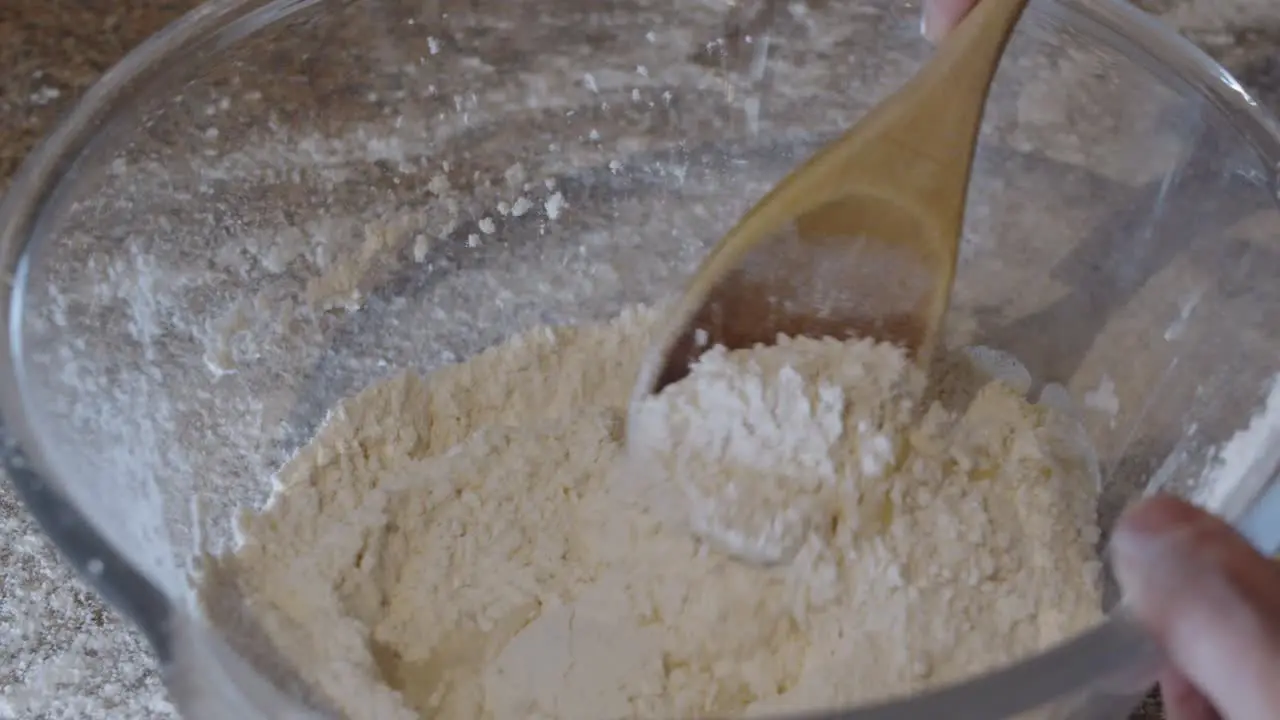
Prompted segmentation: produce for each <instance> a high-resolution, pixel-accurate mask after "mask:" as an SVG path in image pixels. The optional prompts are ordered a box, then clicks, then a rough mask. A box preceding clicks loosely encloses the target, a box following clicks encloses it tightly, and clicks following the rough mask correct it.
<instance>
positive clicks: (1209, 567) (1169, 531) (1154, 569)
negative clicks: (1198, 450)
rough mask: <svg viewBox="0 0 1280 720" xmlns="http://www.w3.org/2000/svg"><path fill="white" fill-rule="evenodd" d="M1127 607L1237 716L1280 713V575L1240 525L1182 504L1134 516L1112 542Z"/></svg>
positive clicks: (1142, 508) (1142, 509)
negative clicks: (1278, 682)
mask: <svg viewBox="0 0 1280 720" xmlns="http://www.w3.org/2000/svg"><path fill="white" fill-rule="evenodd" d="M1111 551H1112V559H1113V561H1114V564H1115V569H1116V576H1117V579H1118V580H1119V581H1120V586H1121V589H1122V590H1123V591H1124V600H1125V603H1126V604H1127V605H1128V606H1129V607H1131V608H1132V609H1133V611H1134V612H1135V613H1136V615H1137V616H1138V619H1139V620H1140V621H1141V622H1142V623H1143V624H1144V625H1146V626H1147V627H1148V628H1150V629H1151V630H1152V632H1154V633H1155V635H1156V637H1157V638H1158V639H1159V640H1160V641H1161V642H1162V643H1163V645H1164V646H1165V648H1166V651H1167V652H1168V653H1169V655H1170V659H1171V661H1172V663H1173V664H1174V666H1176V667H1177V668H1178V669H1179V670H1180V671H1181V673H1182V675H1183V676H1185V677H1186V678H1187V679H1188V680H1189V681H1190V683H1191V684H1192V685H1193V686H1194V687H1196V688H1197V689H1198V690H1199V691H1200V693H1201V694H1202V695H1204V696H1205V697H1206V698H1207V699H1208V700H1209V702H1210V703H1211V704H1212V705H1213V706H1214V707H1216V708H1218V710H1219V711H1220V712H1221V713H1222V714H1223V715H1224V716H1225V717H1229V718H1231V719H1232V720H1273V719H1274V718H1276V717H1278V716H1280V685H1276V684H1275V678H1276V677H1280V571H1278V570H1277V568H1276V566H1274V565H1273V564H1271V563H1270V562H1269V561H1268V560H1266V559H1265V558H1263V557H1262V556H1261V555H1259V554H1258V553H1257V552H1255V551H1254V550H1253V548H1252V547H1250V546H1249V545H1248V543H1246V542H1245V541H1244V539H1243V538H1241V537H1240V536H1239V535H1238V534H1237V533H1236V532H1235V531H1234V530H1232V529H1231V527H1230V526H1228V525H1227V524H1225V523H1223V522H1222V521H1220V520H1218V519H1217V518H1214V517H1213V516H1211V515H1209V514H1208V513H1205V512H1203V511H1201V510H1198V509H1197V508H1194V507H1192V506H1191V505H1188V504H1187V503H1184V502H1182V501H1179V500H1176V499H1173V498H1152V499H1149V500H1146V501H1144V502H1142V503H1140V504H1139V505H1138V506H1136V507H1135V508H1133V509H1132V510H1131V511H1129V512H1128V513H1126V514H1125V516H1124V517H1123V518H1122V519H1121V521H1120V524H1119V525H1118V526H1117V528H1116V532H1115V534H1114V535H1113V537H1112V547H1111Z"/></svg>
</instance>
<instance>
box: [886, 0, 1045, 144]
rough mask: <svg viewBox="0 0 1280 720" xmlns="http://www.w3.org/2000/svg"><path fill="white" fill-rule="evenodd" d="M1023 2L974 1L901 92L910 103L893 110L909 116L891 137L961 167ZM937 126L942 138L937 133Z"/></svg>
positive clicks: (974, 136) (899, 123)
mask: <svg viewBox="0 0 1280 720" xmlns="http://www.w3.org/2000/svg"><path fill="white" fill-rule="evenodd" d="M1027 2H1028V0H979V2H978V4H977V5H976V6H975V7H974V9H973V10H972V11H971V12H970V13H969V15H968V16H967V17H966V18H965V19H964V21H963V22H961V23H960V25H959V26H957V27H956V28H955V30H953V31H952V32H951V33H950V34H949V35H948V36H947V37H946V39H945V40H943V41H942V43H941V44H940V45H939V46H938V50H937V52H936V54H935V55H934V57H933V59H932V60H930V61H929V63H928V64H927V65H926V66H925V67H923V68H921V70H920V72H919V73H917V74H916V76H915V77H914V78H913V79H912V81H911V82H910V83H909V84H908V86H907V87H905V88H903V93H904V95H907V94H909V95H910V96H912V100H913V102H909V103H902V105H900V106H899V107H903V108H907V107H909V108H911V113H910V115H906V116H902V117H899V118H898V122H897V125H896V127H897V128H898V129H897V130H896V131H895V132H894V134H895V135H901V136H903V137H904V139H909V141H910V144H911V145H912V146H913V149H916V150H917V151H918V152H922V153H925V154H927V155H930V156H933V157H935V158H937V159H938V160H939V161H950V162H960V163H963V164H965V165H966V166H967V165H968V163H969V161H970V160H971V159H972V156H973V148H974V145H975V143H976V140H977V136H978V128H979V126H980V124H981V122H982V111H983V108H984V107H985V106H986V102H987V94H988V91H989V90H990V87H991V79H992V77H994V76H995V73H996V68H997V67H998V66H999V63H1000V58H1001V56H1003V54H1004V49H1005V46H1006V45H1007V44H1008V43H1009V38H1010V37H1011V36H1012V35H1013V29H1014V27H1015V26H1016V25H1017V24H1018V20H1019V19H1020V18H1021V17H1022V12H1023V10H1025V9H1026V7H1027ZM940 117H946V118H947V120H946V122H940V121H939V119H938V118H940ZM940 126H943V127H945V128H946V129H947V132H938V129H939V127H940Z"/></svg>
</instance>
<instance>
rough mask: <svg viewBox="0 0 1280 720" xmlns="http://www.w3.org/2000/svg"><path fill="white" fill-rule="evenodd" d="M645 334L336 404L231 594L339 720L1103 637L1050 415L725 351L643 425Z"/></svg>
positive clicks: (1089, 497) (1086, 477)
mask: <svg viewBox="0 0 1280 720" xmlns="http://www.w3.org/2000/svg"><path fill="white" fill-rule="evenodd" d="M654 319H655V315H654V313H652V312H651V311H649V310H644V309H636V310H632V311H628V312H626V313H624V314H623V315H622V316H621V317H619V318H618V319H616V320H614V321H613V322H611V323H607V324H600V325H591V326H581V327H570V328H554V329H548V328H543V329H538V330H534V331H531V332H529V333H527V334H525V335H522V336H520V337H517V338H514V339H512V340H510V341H509V342H508V343H506V344H504V345H502V346H500V347H496V348H493V349H490V350H488V351H486V352H485V353H483V354H481V355H479V356H477V357H475V358H473V359H472V360H470V361H469V362H466V363H464V364H460V365H456V366H453V367H448V368H445V369H442V370H439V371H438V372H435V373H433V374H432V375H430V376H429V377H427V378H425V379H424V378H420V377H417V376H415V375H413V374H411V373H404V374H401V375H399V376H396V377H394V378H392V379H389V380H387V381H385V382H383V383H381V384H379V385H376V386H374V387H371V388H369V389H368V390H366V391H364V392H362V393H360V394H359V395H357V396H355V397H352V398H350V399H348V400H346V401H345V402H343V403H342V404H341V405H340V406H339V407H338V408H336V409H335V410H334V411H333V412H332V414H331V416H330V417H329V419H328V421H327V422H326V423H325V425H324V427H323V428H322V430H321V431H320V432H319V433H318V435H317V436H316V438H315V439H314V440H313V441H312V442H311V443H310V444H309V445H308V446H306V447H305V448H303V449H302V450H301V451H300V452H299V453H298V454H297V455H296V457H295V458H294V459H293V460H292V461H291V462H289V463H288V465H287V466H286V467H284V468H283V469H282V471H281V472H280V475H279V481H280V486H281V487H280V491H279V492H278V493H277V495H276V497H275V498H274V499H273V501H272V503H271V504H270V505H269V507H268V508H267V509H265V510H264V511H262V512H261V513H260V514H255V515H249V516H247V517H245V518H244V520H243V527H242V530H243V533H244V537H245V542H244V544H243V546H242V547H241V548H240V549H239V550H237V551H236V553H235V554H234V555H231V556H226V557H222V558H218V559H216V561H215V562H216V563H217V564H218V566H219V570H220V571H221V572H220V573H219V574H220V576H222V577H226V575H225V574H223V573H225V572H230V573H231V574H232V576H233V577H235V578H236V580H237V582H238V583H239V584H240V586H241V589H242V592H243V593H244V595H245V597H246V598H247V600H248V602H249V606H250V608H251V612H252V614H253V617H254V619H255V621H256V622H257V623H258V624H259V625H260V626H261V629H262V631H263V632H265V633H266V634H267V636H268V637H269V638H270V639H271V640H272V642H273V643H274V644H275V645H276V646H277V647H278V648H279V650H280V651H281V652H282V653H284V655H285V656H286V657H287V659H288V661H289V663H291V664H292V665H293V666H294V667H296V668H297V671H298V672H299V673H300V675H301V676H302V678H303V679H304V680H305V681H307V682H308V683H309V684H310V685H311V686H312V687H314V688H315V690H316V691H317V692H318V693H319V694H320V695H321V696H322V697H323V699H324V700H325V701H327V702H328V703H329V704H331V705H332V706H334V707H335V708H337V709H338V710H339V711H340V712H341V713H343V714H344V715H345V716H346V717H349V718H352V719H353V720H365V719H369V720H373V719H377V720H390V719H405V720H409V719H413V718H419V717H423V718H441V719H445V720H452V719H455V718H456V719H459V720H462V719H466V720H472V719H475V718H495V719H507V718H511V719H514V718H522V719H523V718H563V719H565V720H577V719H582V720H599V718H607V717H619V718H621V717H668V718H670V717H690V716H705V715H716V716H734V715H753V714H765V713H774V712H778V711H790V710H799V709H817V708H822V707H830V706H834V705H849V704H854V703H858V702H864V701H868V700H879V699H885V698H886V697H888V696H893V695H901V694H905V693H910V692H913V691H916V690H919V689H922V688H925V687H930V686H933V685H937V684H940V683H945V682H949V681H954V680H957V679H960V678H962V677H964V676H967V675H969V674H971V673H973V672H977V671H981V670H987V669H990V668H992V667H994V666H996V665H999V664H1003V663H1006V662H1009V661H1012V660H1015V659H1018V658H1020V657H1022V656H1024V655H1026V654H1028V653H1030V652H1033V651H1035V650H1039V649H1041V648H1044V647H1045V646H1047V645H1049V644H1051V643H1054V642H1055V641H1058V640H1060V639H1062V638H1064V637H1066V636H1069V635H1071V634H1073V633H1075V632H1077V631H1079V630H1081V629H1083V628H1086V627H1088V626H1090V625H1092V624H1094V623H1096V622H1097V621H1098V620H1099V619H1100V617H1101V597H1100V589H1099V578H1098V576H1099V573H1100V569H1101V566H1100V564H1099V562H1098V560H1097V551H1096V544H1097V540H1098V535H1097V528H1096V523H1095V508H1096V501H1097V486H1096V480H1095V478H1094V477H1092V476H1091V475H1090V472H1089V470H1088V468H1087V463H1086V462H1085V460H1084V459H1083V458H1084V457H1085V456H1084V454H1083V453H1081V452H1079V448H1078V446H1077V445H1075V444H1074V440H1073V438H1075V437H1076V436H1075V435H1073V432H1074V428H1075V427H1076V426H1075V425H1074V424H1072V423H1071V422H1069V421H1068V420H1067V419H1066V417H1065V415H1060V414H1059V413H1057V412H1056V411H1053V410H1050V409H1048V408H1045V407H1041V406H1037V405H1032V404H1029V403H1027V402H1026V401H1025V400H1024V399H1023V398H1022V396H1021V395H1020V394H1018V393H1017V392H1015V391H1014V390H1012V389H1010V388H1008V387H1007V386H1005V385H1002V384H1000V383H998V382H994V381H993V382H990V383H987V384H985V385H983V386H981V387H980V389H977V390H975V391H974V392H973V394H972V399H971V401H966V402H964V403H954V402H941V401H938V402H933V403H932V405H931V406H929V407H927V408H922V407H918V406H917V404H916V401H914V400H913V398H918V397H919V396H920V394H921V392H922V391H923V389H924V384H925V380H924V377H923V375H922V374H921V373H920V372H919V371H918V370H917V369H916V368H915V367H914V366H912V365H911V364H910V363H909V362H908V360H907V358H906V357H905V356H904V354H903V352H902V351H901V350H899V349H897V348H894V347H892V346H889V345H884V344H875V343H872V342H868V341H860V342H856V341H850V342H845V343H841V342H836V341H833V340H827V341H815V340H789V341H783V342H781V344H779V345H777V346H775V347H771V348H756V349H754V350H750V351H734V352H726V351H724V350H723V349H722V348H717V349H714V350H712V351H710V352H708V353H707V354H706V355H704V357H703V359H702V360H701V361H700V362H699V364H698V365H697V366H696V367H695V368H694V370H693V372H692V373H691V375H690V376H689V377H687V378H686V379H684V380H682V381H680V382H679V383H676V384H674V385H672V386H670V387H668V388H667V389H665V390H664V391H663V392H662V393H661V394H660V395H657V396H655V397H653V398H650V399H649V400H647V401H646V402H645V403H643V404H642V405H641V406H640V407H639V408H638V410H637V412H636V414H635V416H634V417H633V418H632V421H631V422H630V423H628V421H627V415H626V413H627V401H628V399H629V395H630V390H631V383H632V382H633V380H634V378H635V375H636V369H637V368H636V362H638V358H640V357H641V354H642V351H643V350H644V348H645V347H646V346H647V343H648V341H649V339H650V337H651V334H652V333H651V329H652V325H653V322H654ZM957 404H958V405H961V406H960V407H954V408H951V407H947V406H949V405H957ZM628 428H629V432H630V433H631V443H632V446H631V447H632V449H633V450H634V451H635V452H634V453H631V454H629V455H628V454H625V453H624V448H625V447H626V442H625V440H626V438H625V436H624V435H625V433H627V432H628ZM744 558H745V559H747V560H751V562H745V561H744Z"/></svg>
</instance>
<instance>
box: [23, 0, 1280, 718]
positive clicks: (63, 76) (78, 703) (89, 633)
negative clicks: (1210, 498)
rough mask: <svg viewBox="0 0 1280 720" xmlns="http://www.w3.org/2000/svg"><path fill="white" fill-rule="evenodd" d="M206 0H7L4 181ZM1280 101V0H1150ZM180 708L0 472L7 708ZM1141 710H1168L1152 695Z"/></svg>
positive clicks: (110, 712) (1276, 107)
mask: <svg viewBox="0 0 1280 720" xmlns="http://www.w3.org/2000/svg"><path fill="white" fill-rule="evenodd" d="M196 4H198V3H197V0H173V1H170V2H165V1H163V0H121V2H116V3H83V2H75V1H73V0H6V2H4V3H3V7H0V68H4V69H5V71H4V75H3V76H0V191H3V190H4V189H5V188H7V187H8V184H9V179H10V177H11V176H12V174H13V172H14V171H15V170H16V168H17V167H18V165H19V163H20V162H21V160H22V158H23V157H24V156H25V155H26V153H27V152H28V151H29V150H30V148H31V147H32V145H33V144H34V143H35V142H37V141H38V140H39V139H40V137H41V136H43V135H44V134H45V133H46V132H48V130H49V129H50V127H51V126H52V124H53V123H54V122H55V121H56V120H57V118H58V117H59V115H60V114H61V113H63V112H64V111H65V110H66V109H67V108H68V107H69V106H70V105H71V103H73V102H74V101H75V98H76V97H78V96H79V95H80V93H81V92H83V91H84V90H85V89H86V88H87V87H88V86H89V85H90V84H91V83H92V82H93V81H94V80H95V79H96V78H97V77H98V76H99V75H100V74H101V73H102V72H103V71H104V70H106V69H107V68H108V67H110V66H111V65H112V64H113V63H115V62H116V61H117V60H118V59H119V58H120V57H121V56H122V55H123V54H124V53H125V52H126V51H127V50H128V49H129V48H131V47H133V46H134V45H136V44H137V43H139V42H141V41H142V40H143V39H144V38H145V37H147V36H148V35H149V34H151V33H153V32H155V31H156V30H158V29H160V28H161V27H163V26H164V25H165V24H167V23H168V22H170V21H171V20H173V19H175V18H176V17H178V16H179V15H180V14H181V13H183V12H185V11H186V10H188V9H190V8H191V7H194V6H195V5H196ZM1140 4H1142V5H1143V6H1144V7H1145V8H1146V9H1148V10H1150V11H1152V12H1154V13H1156V14H1158V15H1160V16H1162V17H1163V18H1165V19H1166V20H1167V21H1169V22H1170V23H1172V24H1174V25H1175V26H1177V27H1178V28H1179V29H1180V30H1182V31H1183V32H1184V34H1186V35H1187V36H1188V37H1190V38H1191V39H1192V40H1194V41H1195V42H1197V43H1199V44H1200V45H1201V46H1202V47H1204V48H1205V49H1206V50H1208V51H1209V52H1210V53H1211V54H1213V55H1214V56H1215V57H1217V58H1218V59H1219V60H1220V61H1222V62H1223V63H1224V64H1226V65H1227V67H1228V68H1229V69H1230V70H1231V71H1233V72H1234V73H1235V74H1236V75H1237V77H1239V78H1240V79H1241V81H1242V82H1243V83H1244V84H1245V85H1246V86H1247V87H1249V88H1250V89H1251V90H1253V91H1254V92H1255V93H1256V94H1257V96H1258V97H1259V98H1260V99H1261V100H1262V102H1263V103H1264V104H1266V105H1268V106H1269V107H1270V108H1271V109H1272V110H1273V111H1274V112H1280V53H1278V52H1277V48H1278V47H1280V5H1277V4H1276V3H1275V2H1274V0H1146V1H1145V2H1140ZM108 717H109V718H120V719H121V720H130V719H134V718H138V719H142V718H174V717H176V713H175V711H174V709H173V707H172V705H171V704H170V703H169V702H168V700H167V699H166V696H165V691H164V688H163V686H162V685H161V683H160V680H159V678H158V675H157V673H156V667H155V662H154V661H153V659H152V657H151V655H150V653H149V650H148V647H147V645H146V642H145V641H144V640H143V639H142V637H141V636H140V635H139V634H138V633H137V632H135V631H134V630H133V628H132V627H131V626H130V625H128V624H127V623H126V622H125V621H123V620H122V619H120V618H119V617H118V616H117V615H116V614H115V613H114V612H113V611H112V610H110V609H109V608H108V607H106V606H104V605H103V603H102V602H101V601H100V600H99V599H98V598H97V597H96V595H95V594H94V593H93V592H92V591H91V590H89V589H88V588H87V587H86V586H85V585H84V584H83V583H82V582H81V581H80V580H79V578H77V577H76V576H75V575H74V574H73V573H72V572H71V570H70V568H68V567H66V566H65V565H64V564H63V563H62V562H61V559H60V558H59V557H58V555H57V553H56V552H55V551H54V549H53V548H52V546H51V545H50V543H49V542H48V541H47V540H45V539H44V537H43V535H42V534H41V533H40V531H39V529H38V528H37V527H36V526H35V524H34V523H33V522H32V521H31V520H30V519H29V518H28V517H27V515H26V513H25V511H24V510H23V509H22V507H21V506H20V505H19V503H18V501H17V499H16V497H15V496H14V494H13V492H12V490H11V488H10V487H9V485H8V484H7V483H3V482H0V718H31V719H33V720H34V719H39V720H45V719H48V720H52V719H54V718H108ZM1138 717H1143V718H1158V717H1160V712H1159V710H1158V708H1156V707H1155V706H1154V705H1151V706H1149V707H1148V708H1146V709H1144V710H1143V711H1142V712H1141V714H1140V715H1138Z"/></svg>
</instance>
